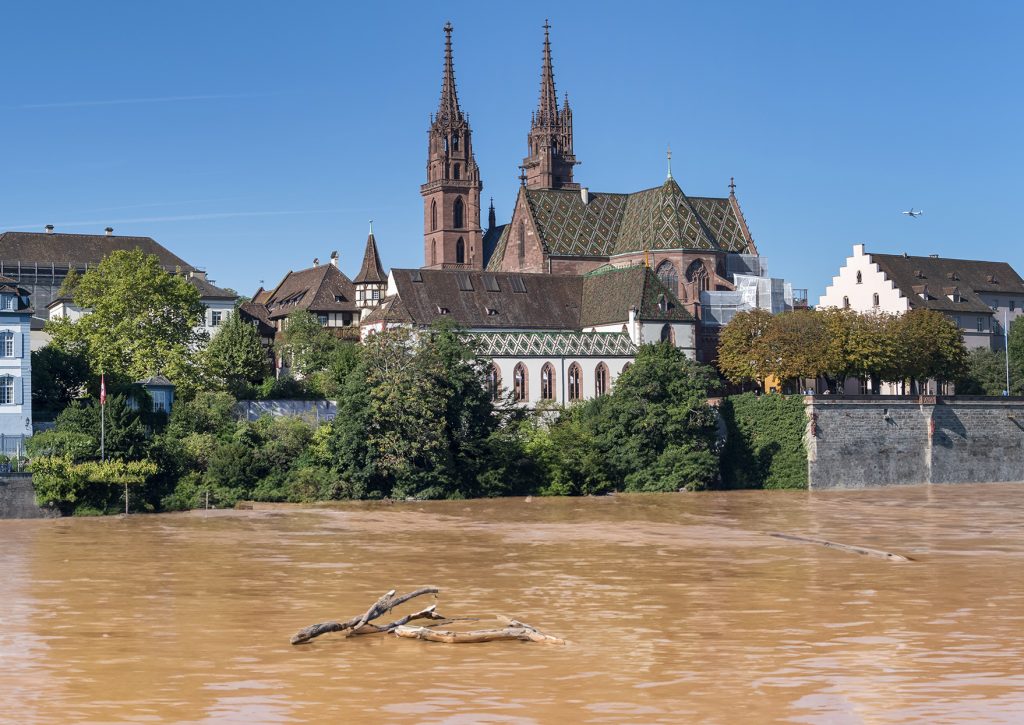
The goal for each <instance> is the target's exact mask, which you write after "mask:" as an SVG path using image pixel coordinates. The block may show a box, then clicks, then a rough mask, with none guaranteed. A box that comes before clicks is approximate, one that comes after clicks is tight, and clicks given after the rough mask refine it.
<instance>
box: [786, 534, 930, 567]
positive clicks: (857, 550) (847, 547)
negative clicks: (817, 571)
mask: <svg viewBox="0 0 1024 725" xmlns="http://www.w3.org/2000/svg"><path fill="white" fill-rule="evenodd" d="M768 535H769V536H774V537H775V538H776V539H786V540H787V541H799V542H801V543H804V544H818V545H819V546H827V547H828V548H830V549H838V550H839V551H848V552H850V553H852V554H861V555H863V556H874V557H876V558H878V559H886V560H888V561H913V559H911V558H910V557H909V556H902V555H901V554H893V553H892V552H891V551H882V550H881V549H869V548H867V547H866V546H853V545H852V544H840V543H837V542H835V541H829V540H828V539H818V538H815V537H813V536H796V535H795V534H780V533H773V534H768Z"/></svg>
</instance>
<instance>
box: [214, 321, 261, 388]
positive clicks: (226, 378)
mask: <svg viewBox="0 0 1024 725" xmlns="http://www.w3.org/2000/svg"><path fill="white" fill-rule="evenodd" d="M204 357H205V362H206V369H207V370H208V371H209V374H210V378H211V382H212V383H213V384H214V385H215V386H216V387H218V388H220V389H221V390H226V391H228V392H229V393H231V394H232V395H234V396H235V397H237V398H242V397H247V396H249V395H250V394H251V390H252V387H253V386H255V385H258V384H259V383H260V382H262V381H263V379H264V378H265V377H266V376H267V374H268V373H269V372H270V366H269V364H268V360H267V351H266V350H265V349H264V347H263V343H262V342H261V340H260V334H259V332H258V331H257V330H256V327H255V325H252V324H250V323H248V322H246V321H245V320H243V319H242V317H241V315H239V314H238V313H237V312H236V313H235V314H233V315H229V316H228V319H227V321H226V322H225V323H224V324H223V325H222V326H221V328H220V331H219V332H218V333H217V334H216V335H214V336H213V339H212V340H210V344H209V346H207V348H206V351H205V353H204Z"/></svg>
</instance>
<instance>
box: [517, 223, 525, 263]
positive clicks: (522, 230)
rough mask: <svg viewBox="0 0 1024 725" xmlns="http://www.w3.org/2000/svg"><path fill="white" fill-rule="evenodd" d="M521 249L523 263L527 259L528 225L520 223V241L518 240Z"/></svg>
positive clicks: (520, 254)
mask: <svg viewBox="0 0 1024 725" xmlns="http://www.w3.org/2000/svg"><path fill="white" fill-rule="evenodd" d="M517 245H518V247H519V261H520V262H521V261H523V260H524V259H525V258H526V223H525V222H519V239H518V240H517Z"/></svg>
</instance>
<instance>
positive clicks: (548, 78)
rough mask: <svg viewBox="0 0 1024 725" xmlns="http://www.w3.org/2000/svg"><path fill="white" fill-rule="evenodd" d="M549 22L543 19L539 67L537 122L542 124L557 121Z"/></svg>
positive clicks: (550, 123) (556, 100) (551, 123)
mask: <svg viewBox="0 0 1024 725" xmlns="http://www.w3.org/2000/svg"><path fill="white" fill-rule="evenodd" d="M550 30H551V24H550V23H549V22H548V21H547V19H546V18H545V20H544V54H543V60H542V62H541V68H540V100H539V101H538V103H537V122H538V123H539V124H540V125H542V126H554V125H555V124H557V123H558V94H557V93H555V70H554V68H553V67H552V65H551V37H550V35H549V31H550Z"/></svg>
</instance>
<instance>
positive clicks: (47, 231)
mask: <svg viewBox="0 0 1024 725" xmlns="http://www.w3.org/2000/svg"><path fill="white" fill-rule="evenodd" d="M46 233H47V234H53V225H52V224H47V225H46Z"/></svg>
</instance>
